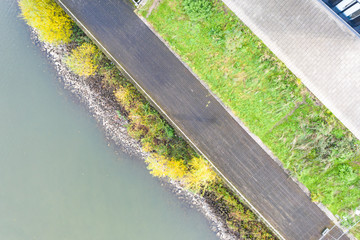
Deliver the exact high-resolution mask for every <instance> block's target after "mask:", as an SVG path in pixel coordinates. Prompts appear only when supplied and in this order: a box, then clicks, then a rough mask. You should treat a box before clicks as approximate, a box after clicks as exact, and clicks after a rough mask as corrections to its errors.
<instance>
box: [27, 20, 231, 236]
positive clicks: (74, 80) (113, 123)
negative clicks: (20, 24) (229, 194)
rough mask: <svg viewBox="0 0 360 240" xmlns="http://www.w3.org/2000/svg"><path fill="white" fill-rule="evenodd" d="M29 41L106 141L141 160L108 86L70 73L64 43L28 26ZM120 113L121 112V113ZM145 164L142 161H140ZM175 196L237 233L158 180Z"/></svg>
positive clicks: (202, 203)
mask: <svg viewBox="0 0 360 240" xmlns="http://www.w3.org/2000/svg"><path fill="white" fill-rule="evenodd" d="M29 29H30V37H31V40H32V41H33V43H34V44H35V45H36V46H38V47H39V48H40V50H41V51H42V52H43V53H44V54H46V58H47V59H48V60H49V61H50V63H51V65H53V67H54V69H55V70H56V72H57V75H58V80H59V82H61V84H62V87H63V88H64V89H66V90H68V91H69V92H71V95H73V96H76V98H77V99H78V100H79V101H80V102H81V103H82V104H84V105H85V107H86V108H87V110H88V111H89V113H90V114H91V115H92V117H94V118H95V119H96V122H97V123H98V125H99V127H100V129H101V130H102V131H103V132H104V134H105V135H104V136H105V137H106V139H107V141H110V142H112V143H114V145H115V146H116V148H118V149H119V150H121V151H122V152H125V153H127V154H129V155H132V156H137V157H139V158H141V159H143V160H145V158H146V157H147V156H148V153H145V152H143V151H142V150H141V146H140V144H139V142H138V141H136V140H135V139H133V138H131V137H130V136H129V135H128V133H127V129H126V124H127V123H128V121H127V120H126V119H125V117H123V118H119V117H118V115H117V113H116V111H117V110H119V109H120V108H121V107H120V106H119V105H118V104H117V103H116V102H115V101H114V99H112V96H111V92H110V91H109V89H105V88H103V87H102V83H101V79H99V78H98V77H97V76H95V77H90V78H84V77H79V76H77V75H75V74H73V73H72V72H71V71H70V70H69V69H67V67H66V66H65V63H64V62H63V58H64V56H65V55H66V54H67V53H68V52H69V51H68V49H67V47H66V45H60V46H52V45H50V44H47V43H43V42H41V41H39V39H38V35H37V33H36V31H35V30H34V29H33V28H31V27H29ZM122 116H123V115H122ZM144 164H145V163H144ZM159 181H160V182H161V183H162V185H163V184H164V185H166V187H168V188H169V190H170V191H172V192H173V193H174V194H176V196H177V197H178V198H179V199H181V200H182V201H185V202H186V203H187V204H189V207H190V208H195V209H196V210H197V211H200V212H201V213H202V214H203V215H204V216H205V217H206V219H207V220H208V222H209V226H210V228H211V230H212V231H213V232H214V233H215V234H216V236H217V237H219V239H221V240H233V239H237V236H236V235H235V234H234V233H233V232H232V231H231V230H230V229H229V228H228V227H226V224H225V221H224V219H222V218H221V216H219V215H218V214H217V213H216V209H215V208H214V207H213V206H211V204H210V203H209V202H210V201H211V200H210V199H206V198H204V197H202V196H200V195H196V194H194V193H192V192H190V191H188V190H186V189H184V188H183V187H182V186H181V185H180V183H179V182H176V181H167V180H162V179H159Z"/></svg>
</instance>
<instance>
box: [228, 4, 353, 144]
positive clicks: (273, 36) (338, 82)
mask: <svg viewBox="0 0 360 240" xmlns="http://www.w3.org/2000/svg"><path fill="white" fill-rule="evenodd" d="M223 2H224V3H225V4H227V5H228V7H229V8H230V9H231V10H232V11H233V12H234V13H235V14H236V15H237V16H238V17H239V18H240V19H241V20H242V21H243V22H244V23H245V24H246V25H248V26H249V27H250V29H251V30H252V31H253V32H254V33H255V34H256V35H257V36H258V37H259V38H260V39H262V40H263V41H264V43H265V44H266V45H267V46H268V47H269V48H270V49H271V50H272V51H273V52H274V53H275V54H276V55H277V56H278V57H279V58H280V59H281V60H282V61H283V62H284V63H285V64H286V65H287V66H288V67H289V68H290V70H291V71H292V72H293V73H294V74H295V75H296V76H297V77H299V78H300V79H301V81H302V82H303V83H304V84H305V85H306V86H307V87H308V88H309V89H310V91H311V92H313V93H314V94H315V95H316V96H317V97H318V98H319V99H320V101H321V102H323V103H324V104H325V106H326V107H328V108H329V109H330V110H331V111H332V112H333V113H334V114H335V116H337V118H339V119H340V121H341V122H342V123H343V124H344V125H345V126H346V127H348V128H349V129H350V131H352V132H353V133H354V134H355V136H357V138H359V139H360V104H359V103H360V37H359V35H357V34H356V33H355V32H354V31H352V30H351V29H349V28H348V27H347V26H346V24H345V23H344V22H342V20H340V19H339V17H338V16H336V15H335V14H334V13H333V12H332V11H331V10H329V9H328V8H327V6H326V5H325V4H323V3H322V2H321V1H320V0H281V1H279V0H272V1H269V0H223Z"/></svg>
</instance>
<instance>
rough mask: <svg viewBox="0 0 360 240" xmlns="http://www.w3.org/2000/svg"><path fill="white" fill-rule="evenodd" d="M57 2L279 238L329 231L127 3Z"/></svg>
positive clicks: (322, 218)
mask: <svg viewBox="0 0 360 240" xmlns="http://www.w3.org/2000/svg"><path fill="white" fill-rule="evenodd" d="M58 1H59V2H60V3H62V4H63V5H62V6H63V7H64V9H65V10H66V11H67V12H68V13H70V15H71V14H73V17H74V16H76V18H77V21H78V22H79V23H81V24H82V27H83V28H85V29H87V31H89V32H91V34H92V37H93V38H94V39H95V40H96V41H98V44H99V45H101V46H102V48H103V49H105V50H104V51H105V52H106V53H107V54H108V55H109V56H110V57H111V58H112V59H113V61H114V62H116V63H118V64H119V66H121V67H122V68H123V69H124V70H125V71H126V72H127V74H128V75H129V76H130V77H131V78H132V80H133V81H134V82H135V83H136V85H137V86H138V88H139V89H141V90H142V91H143V92H144V93H145V95H146V96H147V97H148V98H149V100H150V101H152V102H153V104H154V105H155V106H157V108H158V109H160V110H161V112H162V113H163V115H164V116H165V117H167V118H168V119H169V121H170V122H171V123H172V125H173V126H175V127H176V128H177V129H178V130H179V131H180V132H182V134H183V135H185V136H186V138H187V139H188V140H189V142H191V143H192V144H193V146H195V147H196V148H197V149H198V150H199V151H200V152H202V153H203V154H204V156H206V157H207V158H208V159H209V160H211V162H212V164H213V165H214V166H215V168H217V169H218V171H219V172H220V173H222V174H223V176H224V178H226V179H227V180H228V181H229V184H231V185H232V186H233V187H234V188H236V189H237V191H238V193H239V194H241V195H242V196H243V197H244V198H245V199H247V201H248V202H249V204H250V205H251V206H253V208H255V209H256V211H257V212H258V213H259V214H260V215H261V216H262V217H263V219H264V221H265V222H267V223H268V224H269V225H271V226H272V227H273V228H274V229H275V231H276V232H278V233H279V234H280V235H281V236H283V238H286V239H294V240H302V239H318V238H319V237H320V236H321V232H322V231H323V230H324V228H325V227H330V226H331V225H332V223H331V221H330V220H329V218H328V217H327V216H326V215H325V214H324V213H323V212H322V211H321V210H320V209H319V208H318V207H317V206H316V205H315V204H314V203H312V202H311V201H310V199H309V198H308V197H307V196H306V195H305V194H304V192H303V191H302V190H301V189H300V188H299V187H298V185H297V184H296V183H295V182H293V181H292V180H291V178H289V176H288V175H286V174H285V172H284V171H283V170H282V169H281V168H280V167H279V166H278V165H277V164H276V163H275V161H274V160H273V159H272V158H270V156H269V155H268V154H266V153H265V151H264V150H263V149H262V148H261V147H260V146H259V145H258V144H257V143H256V142H255V141H254V140H253V139H252V138H251V137H250V136H249V135H248V133H247V132H246V131H245V130H244V129H243V128H242V127H241V126H240V125H239V124H238V123H237V122H236V121H235V120H234V119H233V118H232V117H231V116H230V115H229V114H228V112H227V111H226V110H225V109H224V108H223V107H222V105H221V104H220V103H219V102H217V101H216V100H215V99H214V97H213V96H212V95H211V94H210V93H209V92H208V90H207V89H206V88H205V87H204V86H203V85H202V84H201V83H200V82H199V81H198V80H197V79H196V78H195V77H194V76H193V75H192V74H191V72H190V71H189V70H188V69H187V68H186V67H185V66H184V65H183V64H182V63H181V62H180V61H179V60H178V59H177V58H176V57H175V56H174V55H173V54H172V53H171V52H170V51H169V49H168V48H167V47H166V46H165V45H164V44H163V42H162V41H160V40H159V39H158V38H157V37H156V36H155V35H154V34H153V32H152V31H151V30H150V29H149V28H148V27H147V26H146V25H145V24H144V23H143V22H142V21H141V20H140V19H139V18H138V17H137V16H136V14H135V13H134V12H133V8H132V7H131V5H130V4H129V3H127V0H58Z"/></svg>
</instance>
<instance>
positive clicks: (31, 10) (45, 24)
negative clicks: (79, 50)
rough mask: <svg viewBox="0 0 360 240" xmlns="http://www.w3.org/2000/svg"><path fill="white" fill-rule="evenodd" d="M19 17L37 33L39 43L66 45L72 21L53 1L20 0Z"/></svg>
mask: <svg viewBox="0 0 360 240" xmlns="http://www.w3.org/2000/svg"><path fill="white" fill-rule="evenodd" d="M19 6H20V9H21V15H22V16H23V18H24V19H25V21H26V22H27V23H28V24H29V25H30V26H31V27H33V28H35V29H36V30H37V31H38V33H39V38H40V40H41V41H44V42H48V43H51V44H55V45H57V44H61V43H68V42H69V41H70V37H71V34H72V30H71V29H72V25H73V21H72V20H71V19H70V18H69V16H67V15H66V13H65V12H64V10H62V8H61V7H60V6H59V5H57V4H56V3H55V1H54V0H41V1H39V0H20V1H19Z"/></svg>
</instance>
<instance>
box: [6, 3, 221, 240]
mask: <svg viewBox="0 0 360 240" xmlns="http://www.w3.org/2000/svg"><path fill="white" fill-rule="evenodd" d="M18 15H19V12H18V10H17V6H16V2H15V1H14V0H0V54H1V55H0V133H1V135H0V240H32V239H36V240H111V239H114V240H115V239H116V240H119V239H124V240H128V239H129V240H132V239H156V240H161V239H169V240H177V239H179V240H180V239H181V240H184V239H216V237H215V234H214V233H213V232H212V231H211V230H210V226H209V223H208V221H207V220H206V219H205V218H204V216H203V215H201V214H200V213H198V212H197V211H195V210H194V209H191V208H189V206H188V205H187V204H186V203H185V202H182V201H181V200H179V199H178V198H177V197H176V196H175V195H174V194H173V193H172V192H171V191H170V190H168V189H166V188H164V187H162V186H161V185H160V183H159V181H158V180H156V179H154V178H152V177H151V176H150V175H149V174H148V172H147V170H146V169H145V165H144V164H143V163H142V161H141V160H140V159H135V158H131V157H130V156H128V155H126V154H123V153H119V154H118V155H117V154H115V152H114V150H113V149H112V148H110V147H108V146H107V142H106V141H105V139H104V136H103V134H102V132H101V131H100V130H99V129H98V128H97V125H96V122H95V120H93V119H92V118H91V117H90V116H89V114H88V113H87V112H86V111H85V110H84V107H82V106H81V105H78V104H77V103H74V101H73V100H72V98H71V97H69V96H68V94H67V92H66V91H65V90H63V89H62V86H61V84H60V83H59V82H58V81H57V80H56V73H55V72H54V70H53V68H52V66H50V65H49V63H48V61H47V59H46V57H44V56H43V54H42V53H41V52H40V50H39V49H38V47H36V46H34V45H33V44H32V43H31V40H30V37H29V31H28V29H27V27H26V25H25V24H24V22H23V21H22V20H21V19H20V18H19V17H18Z"/></svg>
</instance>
